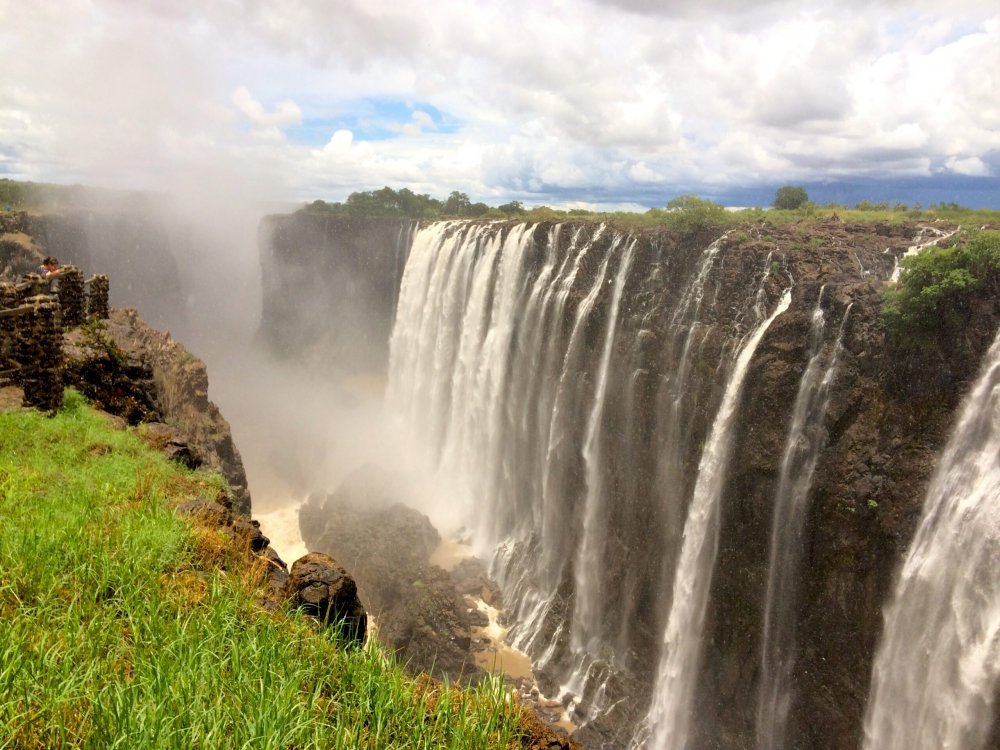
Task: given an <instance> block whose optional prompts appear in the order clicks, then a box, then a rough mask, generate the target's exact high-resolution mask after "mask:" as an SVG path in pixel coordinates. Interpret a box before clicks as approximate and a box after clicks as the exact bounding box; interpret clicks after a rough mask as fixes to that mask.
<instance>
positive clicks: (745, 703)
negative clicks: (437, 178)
mask: <svg viewBox="0 0 1000 750" xmlns="http://www.w3.org/2000/svg"><path fill="white" fill-rule="evenodd" d="M263 227H264V228H263V229H262V234H261V237H262V240H263V241H262V246H261V251H262V256H263V259H264V260H263V263H264V267H265V268H266V269H269V270H270V271H271V272H272V274H273V276H274V278H271V276H269V275H265V278H264V290H263V291H264V300H265V301H264V308H265V316H264V319H263V321H262V332H263V333H264V335H265V336H267V335H273V334H274V332H275V331H278V330H279V328H280V327H282V326H283V327H285V329H294V330H305V331H310V330H311V331H315V330H316V328H317V326H322V327H323V328H324V331H325V332H324V333H323V334H322V335H321V336H318V337H317V336H313V335H312V334H309V333H307V334H305V335H304V336H303V337H302V341H304V342H306V343H305V344H303V345H301V346H297V347H295V348H294V349H293V350H292V351H288V350H286V354H288V355H290V356H291V357H292V359H293V360H298V361H302V362H306V361H310V362H313V363H315V362H317V361H320V362H322V361H325V362H327V363H328V366H330V367H337V368H344V367H347V368H350V367H351V366H352V365H354V364H356V365H358V366H360V367H361V368H362V369H364V368H366V367H368V366H370V363H372V362H377V361H378V360H379V357H385V358H386V360H387V362H388V365H387V372H388V385H387V391H386V398H385V404H386V411H387V414H388V416H389V417H390V418H392V419H394V420H395V421H394V422H393V424H394V427H393V431H394V432H400V433H407V434H408V435H410V440H411V447H412V449H413V452H414V453H415V454H417V455H419V457H420V459H421V462H422V464H423V466H425V467H426V469H427V471H428V472H429V473H430V474H431V475H432V476H433V477H434V478H435V480H436V485H435V486H436V487H437V490H436V491H437V492H438V493H439V496H438V504H439V505H440V506H446V507H447V513H446V515H447V517H448V519H449V522H450V526H451V529H464V533H465V534H466V535H467V536H469V537H470V538H471V540H472V543H473V545H474V547H475V549H476V550H477V552H478V554H479V555H480V556H481V557H482V558H483V559H484V560H486V561H488V562H489V563H490V565H491V571H492V574H493V575H494V577H495V578H496V579H497V581H498V582H499V584H500V588H501V590H502V592H503V603H504V607H505V610H506V612H507V616H508V618H509V621H510V626H511V627H510V632H509V637H510V638H511V640H512V642H513V644H514V645H515V646H517V647H518V648H520V649H522V650H523V651H525V652H526V653H527V654H529V655H530V656H531V658H532V659H533V661H534V665H535V671H536V676H537V678H538V680H539V682H540V685H541V686H542V687H543V689H544V691H545V693H546V694H548V695H552V696H559V698H560V699H561V700H562V702H563V703H564V704H565V705H566V706H567V707H568V708H569V711H570V714H571V717H572V718H573V720H574V721H575V722H576V723H577V724H578V725H579V726H580V728H579V730H578V731H577V734H576V736H577V737H578V738H579V739H580V740H581V741H583V742H584V743H585V744H587V746H592V747H605V746H606V747H626V746H636V747H642V746H645V747H657V748H659V747H665V748H685V747H687V748H699V747H726V748H729V747H732V748H737V747H739V748H742V747H755V748H760V750H767V749H769V748H784V747H796V748H798V747H801V748H856V747H858V746H859V743H860V742H861V738H862V734H863V731H862V727H863V726H864V725H865V721H864V716H865V713H866V705H867V703H868V698H869V689H870V688H869V686H870V683H871V680H872V670H873V663H874V654H875V651H876V648H877V646H878V643H879V641H880V638H882V630H883V625H882V607H883V605H884V604H886V603H887V602H888V601H890V599H891V598H892V596H891V594H892V589H893V582H894V578H895V575H896V571H897V568H898V567H899V565H900V564H901V561H902V560H903V558H904V556H905V554H906V550H907V549H908V547H909V545H910V540H911V539H912V538H913V534H914V531H915V529H916V528H917V525H918V521H919V518H920V515H921V510H920V509H921V503H922V499H923V495H924V492H925V490H926V488H927V486H928V481H929V478H930V476H931V473H932V470H933V468H934V466H935V464H936V462H937V457H938V454H939V452H940V451H941V450H942V448H943V447H944V445H945V442H946V439H947V437H948V433H949V430H950V429H951V426H952V422H953V413H954V412H955V410H956V408H957V406H958V404H959V401H960V400H961V398H962V396H963V394H964V393H965V392H966V391H968V390H969V389H970V388H971V385H972V381H973V380H974V379H975V374H976V372H977V369H978V367H979V361H980V359H981V357H982V356H983V355H984V353H985V352H986V350H987V348H988V347H989V344H990V342H991V341H992V337H993V334H994V332H995V330H996V326H997V321H998V320H1000V317H998V310H997V306H996V301H995V300H981V301H980V303H979V304H978V305H977V307H976V309H975V310H974V311H972V312H971V313H970V315H969V319H968V321H967V322H968V326H967V329H966V332H965V334H964V335H963V336H962V337H960V338H957V339H954V340H951V341H946V342H939V344H938V346H936V347H930V348H917V349H913V348H906V347H903V346H900V345H899V343H898V342H895V343H894V342H892V341H891V340H889V339H888V338H887V336H886V333H885V330H884V328H883V326H882V323H881V319H880V302H881V290H882V288H883V287H884V285H885V284H886V283H887V282H888V281H889V279H890V278H891V277H892V276H893V273H894V271H895V269H896V263H897V259H898V258H899V257H900V256H902V255H904V254H905V253H907V252H908V251H911V250H912V249H913V248H915V247H916V246H917V245H925V244H928V242H927V239H926V237H933V238H936V239H943V240H947V233H948V232H950V231H951V230H952V229H954V227H943V228H936V227H929V228H927V229H926V230H924V229H921V227H919V226H917V225H916V224H915V223H912V222H911V223H906V222H903V223H897V224H877V223H876V224H849V223H845V222H842V221H840V220H838V219H836V218H830V219H828V220H826V221H815V222H812V223H811V224H805V225H801V226H796V225H791V226H784V227H781V226H771V225H768V224H766V223H764V222H760V223H758V224H751V225H746V226H740V227H738V228H736V229H735V230H732V231H729V232H726V233H724V234H723V233H722V232H721V230H720V231H716V232H714V233H713V232H712V231H710V230H706V231H697V230H695V231H689V232H686V233H679V232H677V231H669V230H663V229H659V230H657V229H650V230H639V231H635V232H627V231H623V230H618V229H615V228H614V227H612V226H608V225H605V224H599V223H596V222H562V223H551V222H543V223H534V224H528V223H512V222H493V223H488V222H475V221H472V222H469V221H454V222H434V223H430V224H427V225H423V226H419V227H417V226H416V225H415V224H414V223H412V222H402V221H391V220H387V221H384V222H378V221H371V220H370V221H369V223H368V225H367V226H364V227H359V226H354V227H351V226H350V225H349V222H346V221H345V220H343V219H331V218H329V217H321V216H320V217H317V216H309V215H306V214H301V213H300V214H297V215H294V216H285V217H270V218H268V219H267V220H265V223H264V225H263ZM925 236H926V237H925ZM292 238H297V239H295V240H294V241H293V240H292ZM303 238H307V239H303ZM378 238H381V239H378ZM915 238H916V239H915ZM404 260H405V262H404ZM320 266H321V267H322V268H324V270H325V274H324V277H323V278H322V279H321V280H317V279H316V278H314V277H313V278H309V279H306V278H305V276H304V275H303V270H304V269H309V268H316V267H320ZM340 268H343V269H346V270H345V272H344V273H343V274H341V273H340V272H339V269H340ZM297 274H298V275H297ZM387 278H392V279H394V283H393V284H387V282H386V279H387ZM289 279H298V281H297V282H296V284H297V285H296V287H295V288H296V289H297V291H298V294H299V296H298V298H296V300H295V301H294V302H291V301H290V300H291V297H290V295H289V293H288V288H289V287H287V286H283V285H284V284H286V283H287V281H288V280H289ZM373 284H381V285H383V286H382V287H381V289H380V290H379V291H378V292H373V293H368V292H371V291H372V289H373V287H372V285H373ZM366 285H367V286H366ZM362 287H363V288H366V289H367V290H368V292H366V293H364V294H362V295H361V297H363V299H364V303H365V307H362V308H354V307H352V306H351V303H350V300H351V299H352V296H357V295H358V289H359V288H362ZM373 302H375V303H376V304H375V305H374V307H373V306H372V305H373ZM269 305H270V309H277V307H279V306H280V307H281V316H280V319H275V320H272V318H273V316H269V315H268V314H267V312H266V311H267V310H268V309H269ZM345 305H347V308H348V310H347V312H345V311H344V306H345ZM317 309H319V310H324V311H329V314H327V315H322V314H320V315H317ZM359 309H360V310H361V311H362V312H361V313H360V314H361V317H362V318H363V319H365V320H366V321H367V323H368V325H367V327H366V330H367V331H370V330H376V331H378V332H379V333H378V334H376V335H372V334H369V333H366V334H365V335H364V336H362V337H361V340H362V344H361V346H360V348H358V349H357V351H358V352H359V355H358V357H357V359H355V358H354V357H353V356H352V354H351V352H352V349H351V346H352V343H351V342H352V341H354V340H355V337H352V336H351V334H350V326H347V327H343V328H342V327H339V326H337V325H336V323H335V322H333V323H330V324H329V325H327V323H325V322H322V321H335V320H339V319H343V320H346V321H351V320H356V319H357V315H358V313H357V312H356V311H357V310H359ZM334 311H336V312H334ZM352 311H354V312H352ZM373 311H374V312H373ZM393 311H394V319H395V323H394V324H393V325H392V326H391V331H392V333H391V336H388V337H386V338H385V339H382V338H381V336H382V332H385V331H387V329H388V326H387V325H386V321H387V320H391V319H392V318H393ZM278 338H282V337H278ZM324 339H326V340H327V341H329V340H330V339H334V340H336V342H337V343H336V344H335V345H334V346H331V345H330V344H329V343H322V341H323V340H324ZM282 340H285V339H284V338H282ZM314 340H317V341H318V343H316V344H315V345H313V343H312V341H314ZM380 346H381V347H382V348H380ZM994 459H995V457H994ZM943 460H946V459H943ZM992 471H993V474H991V475H990V476H991V477H992V480H993V481H995V467H994V468H993V469H992ZM986 495H987V496H988V497H990V498H992V499H995V491H993V492H992V494H990V491H987V492H986ZM929 502H930V501H929ZM981 502H983V503H985V502H987V501H986V500H985V499H984V500H983V501H981ZM435 522H437V519H435ZM442 531H445V530H444V529H442ZM927 533H929V532H927ZM982 544H983V545H984V548H985V550H986V552H984V555H986V558H985V559H986V560H988V556H989V554H990V550H993V547H992V546H990V545H991V542H990V541H988V540H986V541H983V542H982ZM992 544H995V543H992ZM993 554H995V552H994V553H993ZM970 564H975V563H970ZM986 565H988V563H987V562H981V563H979V567H978V569H979V570H988V568H985V567H984V566H986ZM981 574H982V575H988V573H981ZM903 575H904V579H905V577H906V573H905V571H904V574H903ZM956 575H958V574H956ZM977 591H978V590H977ZM968 597H969V598H970V599H972V600H974V601H978V599H977V597H979V599H985V601H986V603H985V604H982V605H975V604H973V603H972V602H967V604H966V606H968V607H971V608H972V609H973V610H974V611H975V614H971V615H970V616H972V617H974V618H981V619H983V621H984V623H985V624H983V628H985V630H986V632H987V634H988V633H990V632H995V628H996V626H997V623H996V617H995V615H992V614H990V613H991V612H992V610H989V609H987V610H985V611H980V609H979V608H978V607H979V606H983V607H989V606H992V605H991V604H990V601H991V600H990V597H989V596H988V595H980V594H978V593H976V592H973V591H970V593H969V594H968ZM900 606H902V605H900ZM889 617H890V620H889V621H887V622H889V623H890V625H889V627H892V624H891V623H892V615H889ZM904 619H909V620H912V619H914V618H913V617H912V616H904ZM977 621H978V620H977ZM991 627H992V628H993V630H990V628H991ZM885 637H886V638H890V637H891V636H890V634H886V636H885ZM984 641H985V643H984V645H983V646H982V649H983V650H985V651H986V652H988V653H989V654H995V649H996V642H995V638H994V639H992V640H991V638H990V637H989V636H988V635H987V636H984ZM881 658H882V657H880V659H881ZM970 658H973V659H975V658H977V657H976V656H972V657H970ZM982 658H983V659H986V660H987V661H988V660H989V658H993V657H989V656H988V655H987V656H984V657H982ZM879 663H880V664H881V661H880V662H879ZM888 669H889V667H879V670H888ZM984 670H985V671H986V674H985V676H984V677H982V679H980V681H979V683H978V686H977V688H976V691H974V692H975V698H974V700H975V701H978V702H979V703H980V704H982V710H981V711H979V713H978V714H977V717H978V718H977V727H978V728H977V730H976V731H977V732H978V734H976V735H975V736H976V737H979V738H981V739H982V742H985V741H986V738H988V737H991V736H992V737H996V736H997V734H996V733H997V731H998V730H997V726H996V725H997V722H996V721H995V720H994V719H993V718H992V717H993V716H995V713H994V712H992V708H991V707H992V698H993V691H995V689H996V674H995V671H990V670H989V669H987V668H986V667H984ZM904 679H905V678H904ZM876 684H878V680H876ZM931 700H933V697H931ZM867 710H868V711H869V719H868V721H869V722H870V723H871V722H875V723H877V722H878V721H879V719H877V718H872V716H873V714H872V713H871V712H872V711H876V714H874V715H875V716H877V715H878V714H877V709H873V708H869V709H867ZM873 726H874V724H873ZM870 731H875V730H870ZM866 733H870V732H869V730H866ZM991 733H992V734H991ZM965 736H972V735H965ZM880 742H881V741H880V740H877V739H876V741H873V742H872V743H871V744H870V745H869V746H870V747H872V748H876V747H887V748H888V747H897V746H898V747H902V746H904V745H905V742H904V744H903V745H891V744H880ZM994 742H995V740H994ZM981 746H986V745H981ZM928 747H930V745H928Z"/></svg>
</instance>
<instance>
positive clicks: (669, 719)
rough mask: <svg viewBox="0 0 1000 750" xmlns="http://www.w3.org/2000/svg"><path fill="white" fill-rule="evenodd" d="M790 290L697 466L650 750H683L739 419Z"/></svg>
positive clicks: (744, 352)
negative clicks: (748, 382)
mask: <svg viewBox="0 0 1000 750" xmlns="http://www.w3.org/2000/svg"><path fill="white" fill-rule="evenodd" d="M791 299H792V295H791V290H786V291H785V293H784V295H783V296H782V298H781V301H780V302H779V303H778V305H777V307H776V308H775V310H774V312H773V313H771V315H770V317H768V318H767V319H766V320H764V321H762V322H761V323H760V324H759V325H758V326H757V328H756V329H755V330H754V331H753V333H752V334H751V335H750V336H749V337H748V338H747V339H746V341H745V342H744V343H743V345H742V346H741V348H740V350H739V355H738V357H737V358H736V363H735V365H734V367H733V371H732V374H731V375H730V376H729V381H728V383H727V384H726V389H725V392H724V394H723V397H722V402H721V404H720V406H719V411H718V413H717V414H716V417H715V421H714V422H713V424H712V430H711V433H710V434H709V437H708V440H707V441H706V443H705V448H704V450H703V452H702V456H701V461H700V463H699V466H698V480H697V483H696V485H695V489H694V496H693V498H692V500H691V505H690V507H689V509H688V515H687V521H686V522H685V525H684V541H683V545H682V547H681V552H680V558H679V560H678V564H677V572H676V574H675V576H674V586H673V597H672V605H671V608H670V617H669V619H668V622H667V627H666V632H665V633H664V636H663V648H662V656H661V659H660V665H659V669H658V671H657V676H656V682H655V685H654V689H653V700H652V704H651V706H650V710H649V715H648V719H647V721H648V732H649V741H648V743H647V746H648V747H651V748H656V749H657V750H660V749H664V750H683V748H685V747H686V746H687V742H688V735H689V731H690V719H691V701H692V697H693V694H694V687H695V683H696V681H697V677H698V667H699V664H700V661H701V652H702V637H701V636H702V626H703V624H704V620H705V610H706V607H707V605H708V594H709V590H710V587H711V581H712V573H713V571H714V568H715V558H716V553H717V551H718V545H719V520H720V508H719V503H720V499H721V497H722V490H723V488H724V486H725V481H726V476H727V469H728V464H729V456H730V452H731V447H732V444H731V438H732V427H733V423H734V417H735V414H736V409H737V406H738V405H739V397H740V395H741V393H742V391H743V382H744V380H745V378H746V374H747V368H748V367H749V365H750V361H751V359H752V358H753V355H754V352H755V351H756V350H757V345H758V344H759V343H760V340H761V339H762V338H763V337H764V334H765V333H766V332H767V329H768V327H769V326H770V325H771V323H772V322H773V321H774V319H775V318H777V317H778V316H779V315H780V314H781V313H783V312H784V311H785V310H787V309H788V306H789V304H790V303H791Z"/></svg>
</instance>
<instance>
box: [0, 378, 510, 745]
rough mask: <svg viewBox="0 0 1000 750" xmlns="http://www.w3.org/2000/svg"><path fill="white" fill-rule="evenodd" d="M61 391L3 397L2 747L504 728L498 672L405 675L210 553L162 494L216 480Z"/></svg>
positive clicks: (441, 734) (436, 740)
mask: <svg viewBox="0 0 1000 750" xmlns="http://www.w3.org/2000/svg"><path fill="white" fill-rule="evenodd" d="M66 403H67V406H66V407H65V408H64V410H63V411H62V412H61V413H59V414H58V415H56V416H54V417H51V418H49V417H45V416H44V415H42V414H39V413H36V412H27V411H25V412H16V413H5V414H0V571H2V574H0V748H60V747H83V748H115V747H120V748H133V747H142V748H185V750H186V749H187V748H243V747H248V748H249V747H253V748H309V747H322V748H470V749H471V748H477V749H478V748H501V747H512V746H515V741H514V738H515V735H516V733H517V728H516V721H517V709H516V708H515V707H513V706H512V705H511V704H510V703H509V702H508V701H507V700H506V699H505V697H504V693H503V689H502V685H501V684H499V683H496V684H488V685H485V686H484V687H482V688H481V689H479V690H478V691H471V692H466V691H458V690H454V689H451V688H450V687H448V686H442V685H437V684H433V683H431V682H430V681H429V680H423V681H421V680H417V681H413V680H411V679H410V678H408V677H406V676H405V675H404V674H403V672H402V671H401V670H400V669H399V668H398V667H397V666H396V665H394V664H393V663H392V662H391V660H389V659H387V657H386V656H384V655H383V654H382V653H381V652H379V651H378V650H377V649H351V650H349V651H345V650H344V649H343V647H342V646H340V645H338V643H337V641H336V639H335V638H332V637H330V636H328V635H325V634H323V633H322V632H319V631H317V630H316V628H315V627H314V626H313V624H312V623H311V622H309V621H308V620H306V619H304V618H302V617H300V616H298V615H285V614H281V613H279V614H269V613H267V612H265V611H264V610H262V609H261V608H260V607H259V606H257V604H256V596H257V595H259V591H257V588H256V586H257V584H256V583H255V580H254V579H255V578H257V577H256V576H254V575H251V574H243V575H241V574H239V573H238V572H237V571H238V568H237V567H236V566H229V567H230V571H231V572H230V573H228V574H227V573H225V572H223V571H221V570H219V569H216V568H211V569H209V568H206V566H205V565H204V560H205V559H206V556H212V555H217V554H218V550H219V549H220V548H223V547H224V546H225V545H224V544H223V542H222V540H221V539H220V538H216V539H215V540H214V542H213V540H212V539H210V538H208V537H211V536H212V535H213V534H214V532H209V531H206V530H205V529H199V528H197V527H195V526H192V525H190V524H189V523H188V522H186V521H184V520H181V519H180V518H178V517H177V516H176V515H175V514H174V512H173V510H172V505H173V504H174V503H176V502H177V501H179V500H181V499H184V498H188V497H191V496H192V495H194V494H199V493H200V494H204V495H207V496H214V494H215V493H216V492H217V491H218V489H219V487H220V485H219V484H218V482H219V480H217V479H215V478H212V477H207V476H205V475H199V474H192V473H189V472H184V471H182V470H180V469H178V468H177V467H176V466H175V465H173V464H170V463H169V462H167V461H166V460H164V459H163V458H162V457H161V456H159V455H158V454H155V453H152V452H150V451H149V450H148V449H147V448H146V447H145V446H144V445H142V443H141V442H140V441H139V440H138V438H136V437H135V436H134V435H133V434H132V433H129V432H123V431H118V430H114V429H111V428H109V426H108V425H107V423H106V422H105V421H104V420H103V419H102V418H101V417H100V416H99V415H98V414H97V413H95V412H93V411H92V410H90V409H89V407H87V406H86V405H84V404H83V403H82V399H81V398H80V397H79V396H78V395H77V394H75V393H74V392H68V394H67V402H66ZM213 546H214V550H213V549H212V548H213ZM206 550H208V551H206ZM233 554H235V553H233Z"/></svg>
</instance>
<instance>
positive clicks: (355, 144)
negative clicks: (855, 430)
mask: <svg viewBox="0 0 1000 750" xmlns="http://www.w3.org/2000/svg"><path fill="white" fill-rule="evenodd" d="M0 177H9V178H14V179H27V180H36V181H46V182H58V183H66V184H73V183H82V184H87V185H98V186H104V187H113V188H131V189H152V190H166V191H180V192H185V191H195V192H204V193H211V194H213V195H215V196H217V197H218V196H220V195H224V196H227V197H228V196H231V197H232V200H239V199H246V198H250V199H255V200H274V201H310V200H314V199H323V200H331V201H333V200H343V199H345V198H346V197H347V195H348V194H350V193H351V192H354V191H358V190H371V189H377V188H379V187H382V186H383V185H389V186H391V187H394V188H402V187H408V188H410V189H411V190H414V191H415V192H418V193H429V194H430V195H432V196H434V197H438V198H445V197H447V195H448V193H449V192H451V191H452V190H459V191H462V192H465V193H467V194H468V195H469V196H470V197H471V198H472V199H473V200H474V201H479V200H482V201H485V202H487V203H490V204H491V205H497V204H500V203H504V202H507V201H509V200H520V201H522V202H523V203H524V204H525V205H527V206H537V205H549V206H553V207H560V208H573V207H581V208H626V209H633V210H643V209H645V208H649V207H654V206H663V205H665V204H666V202H667V201H669V200H670V199H671V198H673V197H675V196H677V195H682V194H697V195H700V196H702V197H706V198H710V199H713V200H718V201H719V202H721V203H724V204H726V205H767V204H769V203H770V201H771V200H772V199H773V195H774V190H775V189H776V188H777V187H779V186H781V185H786V184H794V185H803V186H805V187H806V188H807V189H808V191H809V194H810V197H812V198H813V199H814V200H817V201H818V202H827V201H837V202H844V203H853V202H855V201H857V200H861V199H864V198H867V199H870V200H876V201H879V200H888V201H891V202H893V203H894V202H896V201H900V202H905V203H907V204H912V203H914V202H915V201H921V202H922V203H924V205H927V204H928V203H931V202H949V201H956V202H959V203H961V204H963V205H969V206H989V207H996V208H1000V5H998V3H997V2H996V0H949V2H947V3H944V2H925V1H924V0H909V1H905V2H904V1H903V0H885V1H883V2H880V1H879V0H867V1H866V2H861V1H860V0H839V2H810V1H806V2H783V1H782V0H758V1H757V2H755V3H746V2H741V1H740V0H701V1H700V2H698V3H694V2H677V1H675V0H662V1H661V2H652V1H651V0H531V2H528V1H527V0H518V1H512V0H504V2H494V1H493V0H479V1H477V2H474V3H473V2H459V1H458V0H420V2H409V1H407V0H394V1H393V2H391V3H390V2H384V1H383V0H326V1H320V0H313V1H309V0H282V1H281V2H274V1H273V0H268V1H267V2H265V1H264V0H242V1H241V0H32V2H25V0H0Z"/></svg>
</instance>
